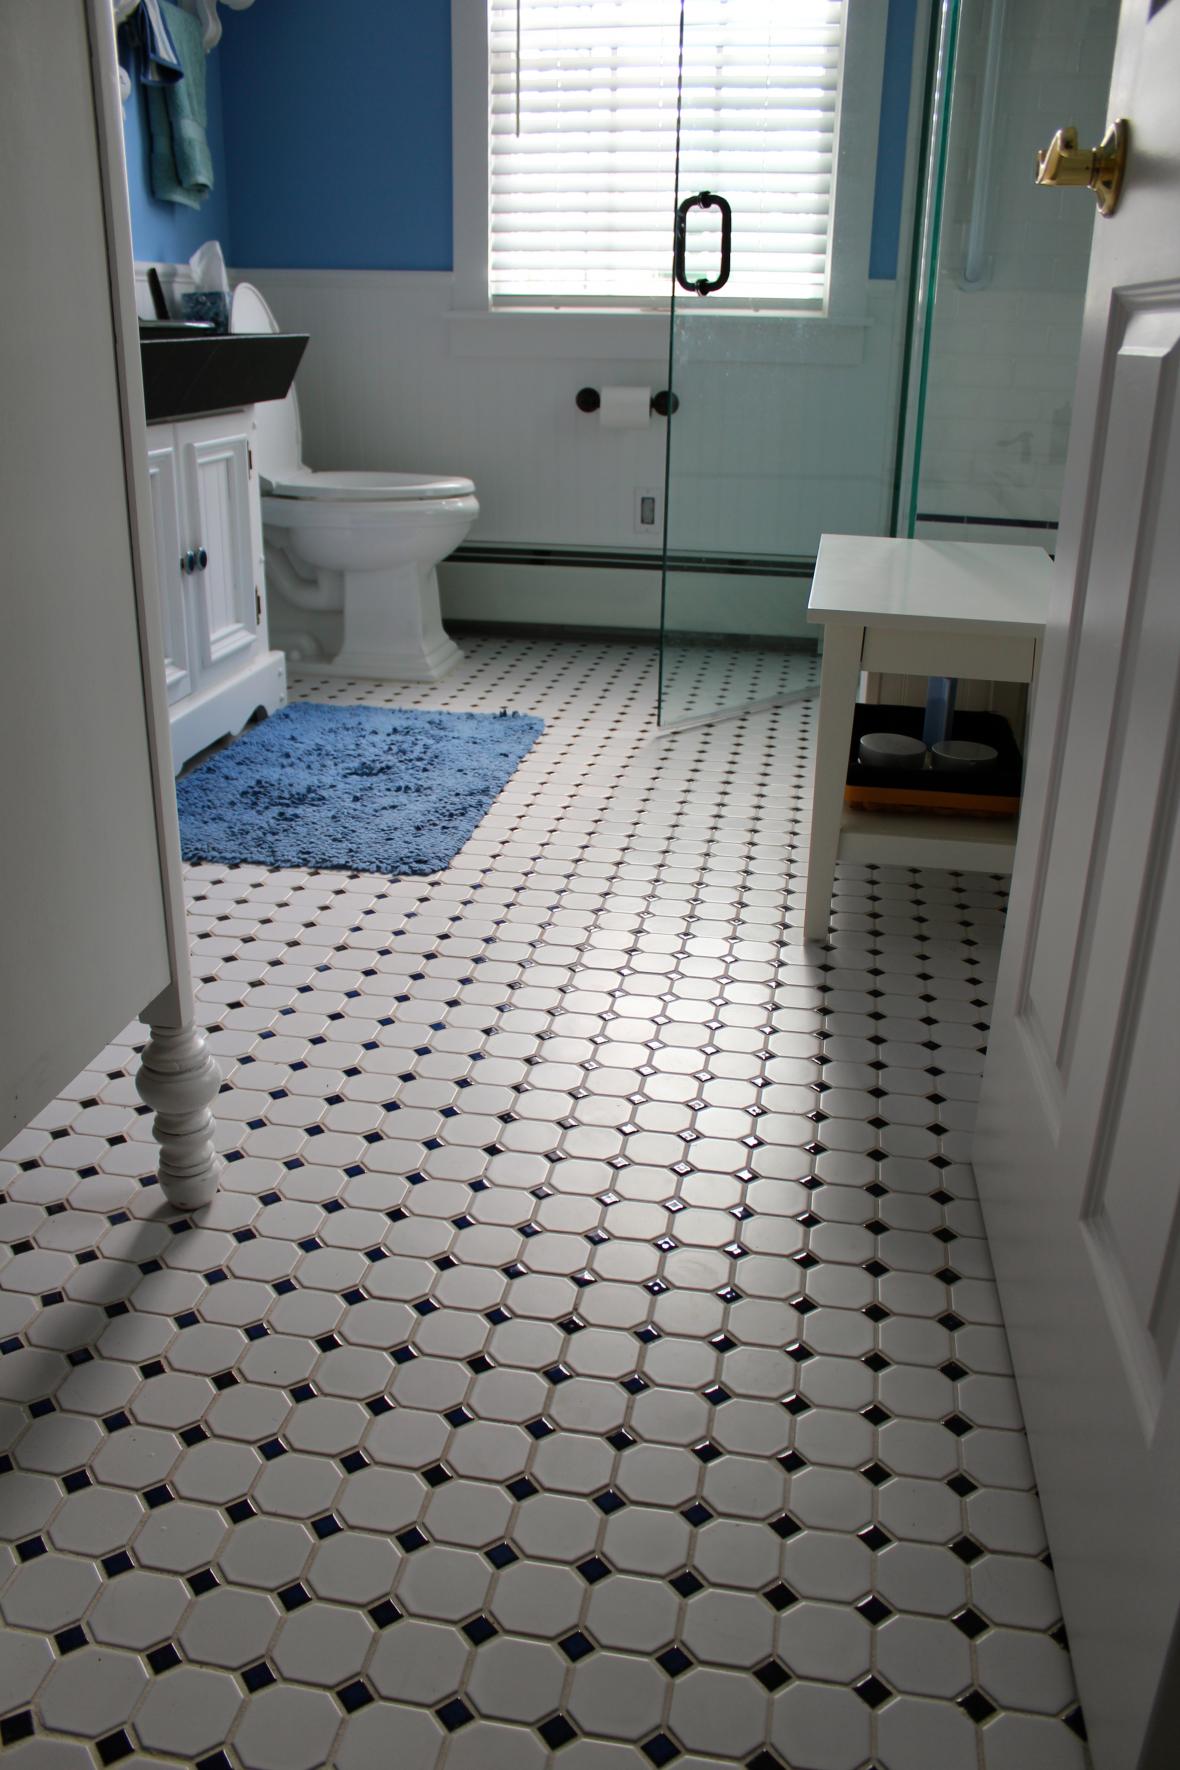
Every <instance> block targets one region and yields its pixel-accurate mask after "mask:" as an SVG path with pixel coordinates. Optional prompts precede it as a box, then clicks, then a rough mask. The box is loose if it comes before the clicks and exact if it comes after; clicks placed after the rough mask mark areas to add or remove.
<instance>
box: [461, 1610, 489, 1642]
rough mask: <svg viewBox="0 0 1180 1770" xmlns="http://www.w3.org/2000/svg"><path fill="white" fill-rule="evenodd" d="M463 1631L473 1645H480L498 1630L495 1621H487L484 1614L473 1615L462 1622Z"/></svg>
mask: <svg viewBox="0 0 1180 1770" xmlns="http://www.w3.org/2000/svg"><path fill="white" fill-rule="evenodd" d="M463 1633H464V1634H465V1635H466V1637H467V1639H468V1640H469V1641H470V1642H471V1645H472V1646H473V1647H482V1646H483V1644H484V1642H485V1641H490V1640H491V1638H492V1636H493V1635H495V1634H497V1633H498V1631H497V1629H496V1625H495V1623H492V1622H489V1621H488V1619H487V1617H486V1616H473V1617H472V1619H471V1621H470V1622H467V1623H464V1624H463Z"/></svg>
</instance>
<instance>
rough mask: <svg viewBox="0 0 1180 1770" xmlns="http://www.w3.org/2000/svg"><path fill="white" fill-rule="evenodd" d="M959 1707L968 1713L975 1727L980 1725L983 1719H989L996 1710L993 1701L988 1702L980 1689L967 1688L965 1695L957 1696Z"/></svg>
mask: <svg viewBox="0 0 1180 1770" xmlns="http://www.w3.org/2000/svg"><path fill="white" fill-rule="evenodd" d="M959 1707H960V1708H961V1709H962V1710H963V1712H964V1713H965V1714H968V1715H970V1717H971V1719H972V1720H973V1721H974V1722H975V1725H976V1726H977V1727H982V1726H983V1723H984V1722H985V1721H990V1720H991V1718H992V1716H993V1715H994V1714H995V1712H996V1705H995V1703H994V1702H989V1701H988V1699H987V1697H986V1696H985V1695H984V1694H983V1691H982V1690H969V1691H968V1692H967V1694H966V1696H961V1697H960V1698H959Z"/></svg>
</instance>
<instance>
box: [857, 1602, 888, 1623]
mask: <svg viewBox="0 0 1180 1770" xmlns="http://www.w3.org/2000/svg"><path fill="white" fill-rule="evenodd" d="M856 1608H857V1609H858V1610H859V1611H860V1614H861V1615H862V1616H863V1617H864V1619H865V1621H866V1622H870V1623H872V1625H873V1627H874V1628H877V1627H878V1625H879V1624H881V1623H883V1622H887V1621H888V1620H889V1618H890V1617H891V1616H892V1615H893V1612H892V1610H890V1608H889V1606H888V1604H886V1603H884V1602H883V1601H882V1600H881V1599H880V1598H878V1597H876V1596H873V1597H870V1598H862V1599H861V1601H860V1603H859V1604H858V1605H857V1607H856Z"/></svg>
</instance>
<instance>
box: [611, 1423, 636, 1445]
mask: <svg viewBox="0 0 1180 1770" xmlns="http://www.w3.org/2000/svg"><path fill="white" fill-rule="evenodd" d="M606 1442H607V1443H608V1444H609V1445H610V1447H611V1449H612V1450H630V1448H631V1446H632V1445H633V1444H634V1443H635V1440H634V1439H633V1438H632V1436H631V1434H630V1432H626V1431H624V1430H623V1428H622V1427H621V1426H620V1428H619V1430H618V1431H617V1432H611V1433H610V1434H609V1435H608V1437H607V1441H606Z"/></svg>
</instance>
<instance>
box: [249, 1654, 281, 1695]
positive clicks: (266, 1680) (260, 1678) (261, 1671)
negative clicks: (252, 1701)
mask: <svg viewBox="0 0 1180 1770" xmlns="http://www.w3.org/2000/svg"><path fill="white" fill-rule="evenodd" d="M276 1682H277V1678H276V1675H275V1673H274V1671H273V1670H272V1669H271V1667H270V1666H268V1665H267V1663H266V1661H265V1660H264V1659H260V1660H259V1661H258V1663H257V1665H252V1666H247V1667H246V1669H245V1671H244V1672H243V1673H242V1683H243V1684H244V1685H245V1686H246V1689H247V1690H248V1691H249V1692H250V1694H251V1695H252V1696H253V1695H254V1693H255V1691H258V1690H265V1689H266V1687H267V1685H268V1684H274V1683H276Z"/></svg>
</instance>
